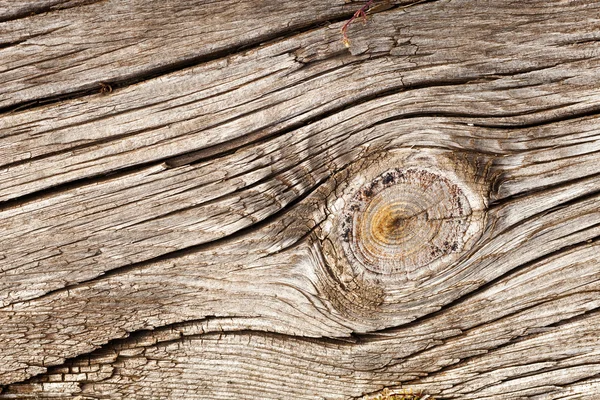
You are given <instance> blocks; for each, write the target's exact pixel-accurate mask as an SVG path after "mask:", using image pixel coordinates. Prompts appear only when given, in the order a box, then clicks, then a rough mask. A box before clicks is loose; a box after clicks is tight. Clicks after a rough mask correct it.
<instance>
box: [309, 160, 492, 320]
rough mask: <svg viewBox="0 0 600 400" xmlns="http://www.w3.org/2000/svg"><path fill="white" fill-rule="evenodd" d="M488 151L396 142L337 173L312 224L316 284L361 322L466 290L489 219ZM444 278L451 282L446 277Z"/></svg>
mask: <svg viewBox="0 0 600 400" xmlns="http://www.w3.org/2000/svg"><path fill="white" fill-rule="evenodd" d="M487 165H488V163H487V161H486V158H485V157H480V156H477V155H476V156H473V155H471V154H469V153H461V152H458V151H447V150H438V149H416V150H415V149H394V150H390V151H387V152H385V153H373V154H371V155H369V156H368V157H365V158H362V159H360V160H357V161H356V162H355V163H354V164H351V165H350V166H349V167H348V168H346V169H345V170H343V171H341V172H340V173H339V174H338V175H336V176H335V177H334V179H332V182H334V183H335V186H334V187H332V188H329V189H328V190H327V192H328V193H329V196H328V198H327V203H326V210H327V211H328V214H327V218H326V220H325V221H323V223H321V224H320V226H319V227H318V229H315V231H314V239H315V241H314V242H313V245H314V246H315V247H314V248H315V252H314V254H315V256H314V259H315V262H314V263H315V265H317V266H318V268H317V270H316V271H317V275H316V278H315V282H317V284H318V287H319V289H320V290H321V291H322V292H323V293H327V298H328V300H329V302H330V304H331V305H332V306H333V308H334V309H335V310H336V313H338V314H339V315H343V316H344V317H345V318H346V320H352V321H353V324H352V326H353V329H355V330H356V331H361V330H363V329H364V330H365V331H367V330H370V329H371V330H372V329H379V328H383V327H388V326H393V325H397V324H400V323H406V322H409V321H412V320H414V319H415V318H418V317H420V316H423V315H426V314H427V313H429V312H434V311H436V310H439V308H440V306H441V305H442V304H446V303H447V302H449V301H452V300H453V299H454V298H456V297H457V296H459V295H460V293H461V291H462V290H463V286H462V285H461V284H460V283H454V284H452V285H450V286H444V285H445V284H447V282H448V281H451V280H453V279H454V280H455V281H460V278H459V275H460V274H463V275H462V276H464V274H465V273H466V272H465V270H464V268H465V265H467V266H468V263H467V264H465V263H464V262H465V260H469V257H470V254H471V253H472V252H473V251H475V248H474V246H475V245H476V243H477V242H478V241H479V239H480V238H481V235H482V233H483V232H484V227H485V226H486V220H487V217H486V216H487V193H488V192H489V179H488V172H487V171H488V167H487ZM441 282H443V283H444V284H440V283H441Z"/></svg>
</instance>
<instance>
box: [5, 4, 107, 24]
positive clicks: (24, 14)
mask: <svg viewBox="0 0 600 400" xmlns="http://www.w3.org/2000/svg"><path fill="white" fill-rule="evenodd" d="M102 1H105V0H76V1H75V2H72V1H68V0H55V1H54V3H52V4H46V5H38V4H36V3H35V1H31V2H30V4H29V5H28V6H27V7H21V9H20V10H18V11H15V12H13V13H12V14H6V15H5V16H3V17H0V23H2V22H9V21H15V20H18V19H23V18H29V17H33V16H35V15H38V14H44V13H48V12H52V11H60V10H67V9H69V8H74V7H83V6H88V5H91V4H95V3H100V2H102Z"/></svg>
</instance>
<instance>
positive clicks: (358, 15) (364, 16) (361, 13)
mask: <svg viewBox="0 0 600 400" xmlns="http://www.w3.org/2000/svg"><path fill="white" fill-rule="evenodd" d="M373 1H375V0H369V1H367V4H365V5H364V6H362V7H361V8H360V9H359V10H358V11H356V12H355V13H354V15H353V16H352V18H350V19H349V20H348V22H346V23H345V24H344V26H342V41H343V42H344V46H346V47H350V39H348V28H349V27H350V25H351V24H352V22H354V20H356V19H357V18H362V19H363V22H364V23H366V22H367V11H369V8H370V7H371V4H373Z"/></svg>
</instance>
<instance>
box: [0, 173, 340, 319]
mask: <svg viewBox="0 0 600 400" xmlns="http://www.w3.org/2000/svg"><path fill="white" fill-rule="evenodd" d="M336 172H337V171H334V173H336ZM330 177H331V175H328V176H325V177H323V178H322V179H321V180H319V181H317V182H315V184H314V185H313V187H312V188H310V189H309V190H307V191H306V192H305V193H302V194H301V195H299V196H297V197H296V198H295V199H293V200H292V201H290V202H289V203H288V204H286V205H285V206H283V207H281V209H279V210H278V211H276V212H275V213H273V214H271V215H270V216H268V217H266V218H264V219H263V220H261V221H258V222H256V223H253V224H251V225H249V226H247V227H245V228H242V229H240V230H238V231H235V232H233V233H231V234H230V235H228V236H225V237H220V238H216V239H214V240H210V241H207V242H204V243H200V244H197V245H192V246H188V247H185V248H182V249H178V250H175V251H172V252H169V253H165V254H162V255H160V256H157V257H153V258H150V259H147V260H143V261H139V262H135V263H132V264H128V265H123V266H120V267H116V268H114V269H111V270H108V271H105V272H103V273H102V274H100V275H98V276H95V277H93V278H90V279H86V280H83V281H80V282H78V283H75V284H72V285H67V286H64V287H62V288H59V289H55V290H50V291H48V292H46V293H44V294H43V295H41V296H37V297H34V298H31V299H27V300H20V301H16V302H12V303H10V304H8V305H6V306H4V307H1V308H0V310H1V309H3V308H6V307H12V306H13V305H14V304H19V303H25V302H32V301H38V300H40V299H44V298H47V297H50V296H53V295H55V294H58V293H63V292H68V291H69V290H72V289H75V288H78V287H82V286H86V285H89V284H90V283H92V282H95V281H100V280H104V279H108V278H111V277H113V276H117V275H121V274H125V273H129V272H131V271H135V270H139V269H142V268H144V267H146V266H148V265H150V264H154V263H157V262H163V261H168V260H172V259H175V258H179V257H183V256H186V255H189V254H194V253H198V252H202V251H206V250H208V249H213V248H218V247H221V246H223V245H224V244H226V243H229V242H232V241H235V240H237V239H239V238H241V237H243V236H245V235H247V234H248V233H250V232H252V231H254V230H259V229H261V228H264V227H265V226H268V225H269V224H271V223H273V222H275V221H277V220H278V219H279V218H281V216H283V215H284V214H286V213H288V212H289V211H290V210H292V209H293V208H295V207H296V206H297V205H298V204H299V203H301V202H302V201H303V200H304V199H306V198H307V197H309V196H310V195H311V194H313V193H314V192H315V191H316V190H318V188H319V187H320V186H321V184H322V183H323V182H325V181H326V180H327V179H329V178H330Z"/></svg>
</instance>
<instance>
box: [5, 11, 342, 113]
mask: <svg viewBox="0 0 600 400" xmlns="http://www.w3.org/2000/svg"><path fill="white" fill-rule="evenodd" d="M100 1H104V0H100ZM351 15H352V13H348V12H347V11H346V12H340V13H339V14H338V15H335V16H332V17H331V18H321V19H317V20H315V21H312V22H311V23H309V24H307V25H304V26H297V27H292V28H290V29H288V30H284V31H280V32H273V33H270V34H266V35H262V36H258V37H255V38H252V39H250V40H247V41H246V42H245V43H244V42H242V43H240V44H239V45H237V46H235V47H228V48H224V49H222V50H216V51H213V52H211V53H208V54H203V55H200V56H196V57H189V58H187V59H185V60H182V61H177V62H172V63H170V64H167V65H164V66H161V67H156V68H149V69H148V70H146V71H145V72H143V73H139V74H137V75H135V76H130V77H123V78H120V79H114V80H110V81H104V82H101V83H102V84H103V85H108V86H109V87H110V88H111V90H115V89H119V88H123V87H126V86H130V85H134V84H138V83H141V82H144V81H148V80H151V79H155V78H158V77H160V76H163V75H167V74H171V73H175V72H178V71H181V70H185V69H188V68H192V67H196V66H198V65H201V64H205V63H208V62H211V61H215V60H218V59H221V58H225V57H228V56H231V55H233V54H237V53H241V52H246V51H250V50H255V49H258V48H261V47H264V46H267V45H269V44H271V43H273V42H279V41H283V40H285V39H288V38H290V37H292V36H295V35H299V34H302V33H306V32H310V31H312V30H315V29H319V28H321V27H322V26H323V24H325V23H332V24H333V23H336V22H341V21H345V20H346V19H348V18H349V17H350V16H351ZM101 90H102V87H101V86H100V82H98V83H97V84H96V85H88V86H87V87H85V88H82V89H81V90H77V91H73V92H71V93H64V94H60V95H56V96H47V97H43V98H39V99H36V100H33V101H27V102H22V103H16V104H12V105H10V106H6V107H2V108H0V115H1V114H5V113H11V112H16V111H24V110H30V109H33V108H36V107H39V106H42V105H48V104H53V103H58V102H61V101H65V100H69V99H73V98H79V97H85V96H90V95H93V94H98V93H101Z"/></svg>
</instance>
